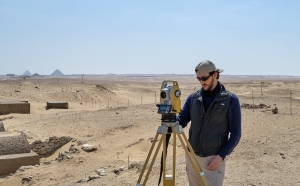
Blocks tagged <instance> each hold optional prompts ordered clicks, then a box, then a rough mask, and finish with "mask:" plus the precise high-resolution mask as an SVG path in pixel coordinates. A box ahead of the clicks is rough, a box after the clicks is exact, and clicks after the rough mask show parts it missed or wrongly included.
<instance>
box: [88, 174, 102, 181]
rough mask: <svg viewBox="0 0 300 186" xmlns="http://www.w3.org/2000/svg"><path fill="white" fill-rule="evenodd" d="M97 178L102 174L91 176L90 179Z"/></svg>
mask: <svg viewBox="0 0 300 186" xmlns="http://www.w3.org/2000/svg"><path fill="white" fill-rule="evenodd" d="M97 178H101V176H100V175H93V176H89V180H94V179H97Z"/></svg>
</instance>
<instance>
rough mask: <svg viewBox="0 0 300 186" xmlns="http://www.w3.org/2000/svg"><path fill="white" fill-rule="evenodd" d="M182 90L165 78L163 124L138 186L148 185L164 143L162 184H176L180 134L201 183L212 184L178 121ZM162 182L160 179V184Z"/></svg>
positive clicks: (159, 107) (205, 185) (162, 87)
mask: <svg viewBox="0 0 300 186" xmlns="http://www.w3.org/2000/svg"><path fill="white" fill-rule="evenodd" d="M180 95H181V91H180V89H179V85H178V82H177V81H173V80H164V81H163V82H162V84H161V93H160V104H157V105H156V106H157V107H158V112H157V113H158V114H161V115H162V118H161V120H162V121H161V126H159V127H158V129H157V132H156V135H155V138H154V140H153V143H152V145H151V148H150V151H149V153H148V156H147V158H146V161H145V164H144V166H143V169H142V172H141V174H140V176H139V179H138V181H137V184H136V186H146V183H147V180H148V178H149V174H150V171H151V169H152V168H153V164H154V162H155V159H156V157H157V154H158V151H159V149H160V147H161V144H163V152H162V160H161V163H162V170H161V173H162V178H163V179H162V185H163V186H175V170H176V169H175V164H176V135H177V136H178V138H179V140H180V142H181V144H182V147H183V148H184V151H185V153H186V156H187V157H188V159H189V160H190V162H191V164H192V167H193V170H194V172H195V173H196V174H197V177H198V179H199V181H200V183H201V186H210V183H209V182H208V180H207V177H206V175H205V173H204V172H203V171H202V168H201V166H200V164H199V162H198V160H197V158H196V155H195V153H194V151H193V148H192V147H191V145H190V143H189V142H188V140H187V137H186V135H185V134H184V131H183V129H182V127H181V126H180V125H179V122H178V121H176V114H178V113H179V112H180V109H181V101H180ZM172 133H173V162H172V165H173V167H172V174H171V175H167V174H166V156H167V147H168V144H169V139H170V137H171V134H172ZM159 135H161V138H160V140H159V141H158V140H157V139H158V136H159ZM157 141H158V145H157V148H156V150H155V153H154V155H153V158H152V161H151V162H150V165H149V168H148V171H147V173H146V176H145V178H144V180H143V183H141V181H142V177H143V174H144V173H145V170H146V167H147V165H148V163H149V160H150V157H151V154H152V152H153V149H154V146H155V144H156V142H157ZM159 184H160V180H159V183H158V185H159Z"/></svg>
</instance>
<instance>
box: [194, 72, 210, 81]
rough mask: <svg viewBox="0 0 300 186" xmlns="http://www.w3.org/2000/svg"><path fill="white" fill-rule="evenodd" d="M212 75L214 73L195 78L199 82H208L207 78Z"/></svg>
mask: <svg viewBox="0 0 300 186" xmlns="http://www.w3.org/2000/svg"><path fill="white" fill-rule="evenodd" d="M213 74H214V72H210V73H209V75H208V76H204V77H198V76H197V77H196V78H197V79H198V80H199V81H206V80H208V78H209V77H210V76H212V75H213Z"/></svg>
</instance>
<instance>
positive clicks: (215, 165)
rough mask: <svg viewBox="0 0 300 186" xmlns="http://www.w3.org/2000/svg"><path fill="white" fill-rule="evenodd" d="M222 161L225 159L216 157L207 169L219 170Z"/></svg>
mask: <svg viewBox="0 0 300 186" xmlns="http://www.w3.org/2000/svg"><path fill="white" fill-rule="evenodd" d="M222 160H223V159H222V158H221V156H219V155H216V156H215V157H213V158H212V159H211V160H210V161H209V163H208V164H207V167H206V168H207V169H208V170H216V169H218V168H219V166H220V164H221V163H222Z"/></svg>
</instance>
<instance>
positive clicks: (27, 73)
mask: <svg viewBox="0 0 300 186" xmlns="http://www.w3.org/2000/svg"><path fill="white" fill-rule="evenodd" d="M23 75H24V76H31V75H32V74H31V73H30V72H29V71H28V70H26V72H24V73H23Z"/></svg>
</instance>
